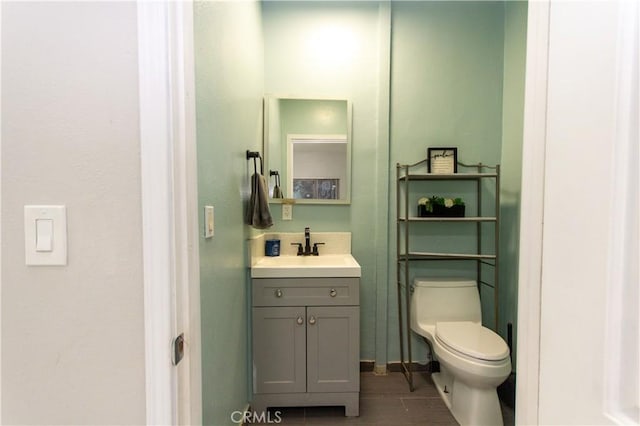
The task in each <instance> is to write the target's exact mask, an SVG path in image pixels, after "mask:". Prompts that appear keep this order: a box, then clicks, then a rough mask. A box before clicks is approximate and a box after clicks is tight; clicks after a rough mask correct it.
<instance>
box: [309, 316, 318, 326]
mask: <svg viewBox="0 0 640 426" xmlns="http://www.w3.org/2000/svg"><path fill="white" fill-rule="evenodd" d="M315 323H316V317H314V316H313V315H312V316H311V317H310V318H309V324H311V325H313V324H315Z"/></svg>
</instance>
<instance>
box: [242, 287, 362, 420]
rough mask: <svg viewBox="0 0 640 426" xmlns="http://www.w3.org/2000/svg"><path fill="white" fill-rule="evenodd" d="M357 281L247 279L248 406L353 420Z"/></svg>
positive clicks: (357, 356) (356, 397) (357, 335)
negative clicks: (334, 413)
mask: <svg viewBox="0 0 640 426" xmlns="http://www.w3.org/2000/svg"><path fill="white" fill-rule="evenodd" d="M359 285H360V279H359V278H264V279H255V278H254V279H253V282H252V287H253V289H252V296H253V308H252V315H253V320H252V324H253V335H252V343H253V404H252V409H253V410H254V411H256V412H262V411H263V410H265V409H266V408H267V407H292V406H314V405H344V406H345V415H347V416H357V415H358V413H359V403H358V400H359V392H360V307H359Z"/></svg>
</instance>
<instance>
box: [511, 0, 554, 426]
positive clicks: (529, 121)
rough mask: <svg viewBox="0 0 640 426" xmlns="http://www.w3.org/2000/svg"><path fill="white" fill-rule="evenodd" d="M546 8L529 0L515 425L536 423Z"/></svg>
mask: <svg viewBox="0 0 640 426" xmlns="http://www.w3.org/2000/svg"><path fill="white" fill-rule="evenodd" d="M549 11H550V1H549V0H541V1H530V2H529V5H528V18H527V21H528V22H527V55H526V73H525V76H526V77H525V97H524V99H525V100H524V104H525V105H524V130H523V144H522V145H523V147H522V156H523V161H522V193H521V208H520V212H521V213H520V253H519V258H520V259H521V261H520V270H519V276H518V343H517V349H516V350H517V356H518V363H517V367H516V377H517V381H516V424H538V403H539V386H540V302H541V289H542V240H543V228H544V226H543V214H544V202H543V201H544V171H545V146H546V141H547V134H546V132H547V81H548V64H549ZM524 159H526V161H524ZM522 259H526V261H522Z"/></svg>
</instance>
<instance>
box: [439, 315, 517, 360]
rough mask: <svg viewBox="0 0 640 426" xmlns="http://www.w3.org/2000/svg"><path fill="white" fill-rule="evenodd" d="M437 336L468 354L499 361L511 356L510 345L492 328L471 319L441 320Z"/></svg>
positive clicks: (451, 346)
mask: <svg viewBox="0 0 640 426" xmlns="http://www.w3.org/2000/svg"><path fill="white" fill-rule="evenodd" d="M436 337H437V338H438V339H440V341H441V342H442V343H444V344H445V345H447V346H449V347H450V348H451V349H454V350H456V351H458V352H461V353H463V354H465V355H467V356H470V357H473V358H477V359H482V360H486V361H499V360H502V359H505V358H506V357H508V356H509V347H508V346H507V344H506V343H505V341H504V340H502V338H501V337H500V336H498V335H497V334H496V333H494V332H493V331H492V330H489V329H488V328H485V327H483V326H482V325H480V324H478V323H474V322H470V321H461V322H439V323H437V324H436Z"/></svg>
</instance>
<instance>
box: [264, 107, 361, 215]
mask: <svg viewBox="0 0 640 426" xmlns="http://www.w3.org/2000/svg"><path fill="white" fill-rule="evenodd" d="M265 119H266V126H265V146H264V153H265V161H266V168H267V170H269V194H270V196H271V200H270V201H271V202H276V203H277V202H281V201H282V200H281V199H282V198H294V199H296V202H297V203H308V204H310V203H314V204H316V203H317V204H348V203H349V202H350V199H351V182H350V180H351V143H350V142H351V141H350V132H351V114H350V105H349V102H348V101H346V100H333V99H331V100H328V99H323V100H321V99H292V98H277V97H269V98H267V100H266V110H265ZM265 174H266V173H265Z"/></svg>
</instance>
